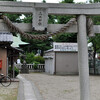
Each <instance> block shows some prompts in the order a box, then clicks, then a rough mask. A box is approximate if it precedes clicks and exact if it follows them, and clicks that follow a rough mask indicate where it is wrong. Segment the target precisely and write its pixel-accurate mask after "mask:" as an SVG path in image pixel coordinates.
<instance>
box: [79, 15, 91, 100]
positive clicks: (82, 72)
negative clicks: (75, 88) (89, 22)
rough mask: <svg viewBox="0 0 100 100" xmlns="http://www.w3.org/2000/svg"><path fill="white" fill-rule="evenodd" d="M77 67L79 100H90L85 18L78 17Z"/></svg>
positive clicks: (82, 16)
mask: <svg viewBox="0 0 100 100" xmlns="http://www.w3.org/2000/svg"><path fill="white" fill-rule="evenodd" d="M77 21H78V36H77V40H78V67H79V76H80V100H90V97H89V95H90V93H89V88H90V87H89V66H88V49H87V34H86V16H85V15H79V16H78V19H77Z"/></svg>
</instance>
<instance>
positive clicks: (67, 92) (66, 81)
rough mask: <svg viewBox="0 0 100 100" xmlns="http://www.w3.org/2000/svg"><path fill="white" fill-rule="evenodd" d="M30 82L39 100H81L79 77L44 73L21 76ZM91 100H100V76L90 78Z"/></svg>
mask: <svg viewBox="0 0 100 100" xmlns="http://www.w3.org/2000/svg"><path fill="white" fill-rule="evenodd" d="M21 76H22V77H24V78H25V79H26V80H28V81H30V82H31V84H32V86H33V88H34V90H35V95H36V97H38V98H37V100H80V96H79V95H80V93H79V76H78V75H73V76H69V75H67V76H55V75H47V74H44V73H32V74H21ZM90 90H91V94H90V95H91V100H100V96H99V93H100V92H99V90H100V76H90Z"/></svg>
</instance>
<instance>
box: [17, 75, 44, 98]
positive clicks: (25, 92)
mask: <svg viewBox="0 0 100 100" xmlns="http://www.w3.org/2000/svg"><path fill="white" fill-rule="evenodd" d="M18 78H19V79H20V82H19V89H18V97H17V100H43V99H42V97H41V95H40V94H39V91H38V89H37V88H36V87H35V85H34V83H32V82H31V81H28V80H27V79H25V78H24V77H22V76H21V75H18Z"/></svg>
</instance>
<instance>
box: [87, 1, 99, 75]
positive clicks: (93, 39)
mask: <svg viewBox="0 0 100 100" xmlns="http://www.w3.org/2000/svg"><path fill="white" fill-rule="evenodd" d="M98 2H100V0H94V1H92V0H90V3H98ZM90 17H91V18H92V20H93V23H94V24H95V25H99V24H100V16H90ZM89 42H92V44H93V45H92V47H93V67H94V74H96V59H95V56H96V53H97V52H100V35H99V34H95V37H91V38H89Z"/></svg>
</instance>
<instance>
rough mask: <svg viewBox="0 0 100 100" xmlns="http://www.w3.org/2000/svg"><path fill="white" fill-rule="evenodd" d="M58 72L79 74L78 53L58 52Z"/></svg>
mask: <svg viewBox="0 0 100 100" xmlns="http://www.w3.org/2000/svg"><path fill="white" fill-rule="evenodd" d="M56 74H61V75H63V74H64V75H65V74H78V53H77V52H56Z"/></svg>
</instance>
